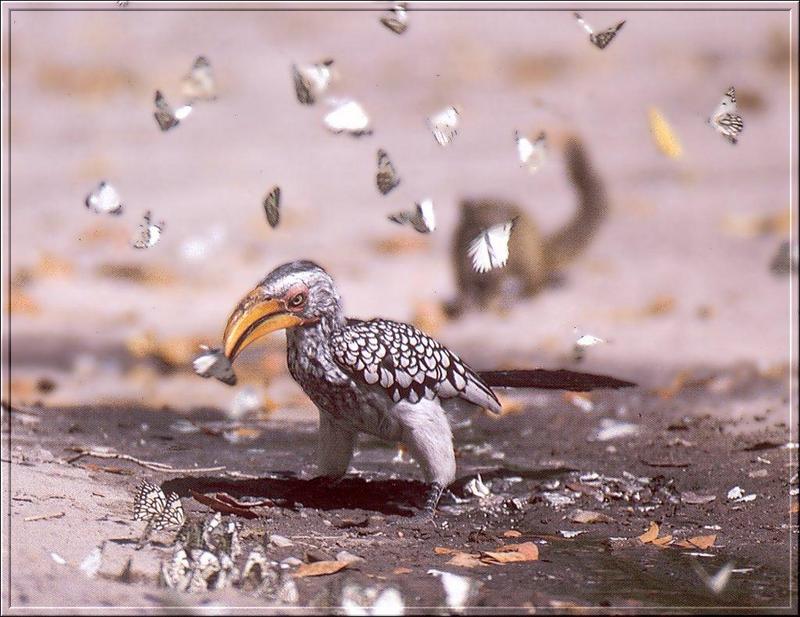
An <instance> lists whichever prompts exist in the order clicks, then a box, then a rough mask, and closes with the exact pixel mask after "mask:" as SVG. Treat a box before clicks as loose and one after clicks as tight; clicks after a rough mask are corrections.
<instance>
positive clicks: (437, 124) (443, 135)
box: [428, 105, 460, 146]
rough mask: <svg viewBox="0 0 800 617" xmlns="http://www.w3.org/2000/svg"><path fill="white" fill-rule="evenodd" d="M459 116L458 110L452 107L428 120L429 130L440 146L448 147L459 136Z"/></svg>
mask: <svg viewBox="0 0 800 617" xmlns="http://www.w3.org/2000/svg"><path fill="white" fill-rule="evenodd" d="M459 114H460V112H459V110H458V108H457V107H455V106H453V105H450V106H449V107H446V108H445V109H443V110H442V111H440V112H439V113H436V114H434V115H432V116H431V117H429V118H428V128H430V130H431V131H432V132H433V136H434V138H435V139H436V142H437V143H438V144H439V145H440V146H446V145H448V144H449V143H450V142H451V141H453V138H454V137H455V136H456V135H458V117H459Z"/></svg>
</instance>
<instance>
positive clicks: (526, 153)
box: [514, 131, 547, 173]
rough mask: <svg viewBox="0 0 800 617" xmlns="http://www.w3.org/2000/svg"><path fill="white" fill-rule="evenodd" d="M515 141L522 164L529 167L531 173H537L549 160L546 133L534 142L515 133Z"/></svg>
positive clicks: (541, 134) (542, 133) (540, 134)
mask: <svg viewBox="0 0 800 617" xmlns="http://www.w3.org/2000/svg"><path fill="white" fill-rule="evenodd" d="M514 140H515V141H516V142H517V154H519V160H520V163H522V165H523V166H527V168H528V171H530V172H531V173H535V172H537V171H538V170H539V168H540V167H541V166H542V164H543V163H544V161H545V159H546V158H547V136H546V135H545V134H544V131H542V132H541V133H539V135H538V136H537V137H536V139H534V140H533V141H531V140H530V139H528V138H527V137H523V136H522V135H520V134H519V132H518V131H514Z"/></svg>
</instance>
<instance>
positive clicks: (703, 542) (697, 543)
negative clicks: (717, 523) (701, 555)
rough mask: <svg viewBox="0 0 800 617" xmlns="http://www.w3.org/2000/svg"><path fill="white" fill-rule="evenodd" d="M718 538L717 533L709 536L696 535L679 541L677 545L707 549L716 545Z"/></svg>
mask: <svg viewBox="0 0 800 617" xmlns="http://www.w3.org/2000/svg"><path fill="white" fill-rule="evenodd" d="M716 539H717V534H712V535H708V536H694V537H693V538H688V539H686V540H681V541H680V542H678V543H677V546H680V547H681V548H699V549H701V550H705V549H707V548H711V547H712V546H714V541H715V540H716Z"/></svg>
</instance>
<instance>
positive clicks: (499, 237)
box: [467, 218, 516, 272]
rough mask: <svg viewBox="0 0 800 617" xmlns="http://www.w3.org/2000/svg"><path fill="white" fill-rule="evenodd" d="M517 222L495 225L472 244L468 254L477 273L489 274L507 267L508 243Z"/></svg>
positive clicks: (512, 220) (514, 220) (511, 221)
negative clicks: (490, 271) (491, 271)
mask: <svg viewBox="0 0 800 617" xmlns="http://www.w3.org/2000/svg"><path fill="white" fill-rule="evenodd" d="M515 222H516V218H514V219H511V220H510V221H506V222H505V223H500V224H499V225H493V226H492V227H489V228H488V229H485V230H483V231H482V232H481V233H480V234H479V235H478V236H477V237H476V238H475V239H474V240H473V241H472V242H470V244H469V249H468V250H467V254H468V255H469V256H470V257H471V258H472V267H473V268H474V269H475V271H476V272H488V271H489V270H493V269H494V268H502V267H503V266H505V265H506V262H507V261H508V241H509V239H510V238H511V230H512V229H513V228H514V223H515Z"/></svg>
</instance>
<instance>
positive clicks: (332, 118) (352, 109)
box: [324, 100, 372, 137]
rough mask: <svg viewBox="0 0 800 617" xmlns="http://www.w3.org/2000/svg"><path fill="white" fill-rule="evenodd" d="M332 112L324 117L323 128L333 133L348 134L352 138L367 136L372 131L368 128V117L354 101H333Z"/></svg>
mask: <svg viewBox="0 0 800 617" xmlns="http://www.w3.org/2000/svg"><path fill="white" fill-rule="evenodd" d="M331 104H332V105H334V109H333V111H331V112H329V113H328V114H327V115H326V116H325V120H324V121H325V126H327V127H328V129H329V130H331V131H333V132H334V133H348V134H350V135H352V136H353V137H361V136H362V135H369V134H371V133H372V129H371V128H370V127H369V116H367V113H366V112H365V111H364V108H363V107H361V105H359V104H358V103H357V102H356V101H352V100H343V101H339V100H333V101H331Z"/></svg>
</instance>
